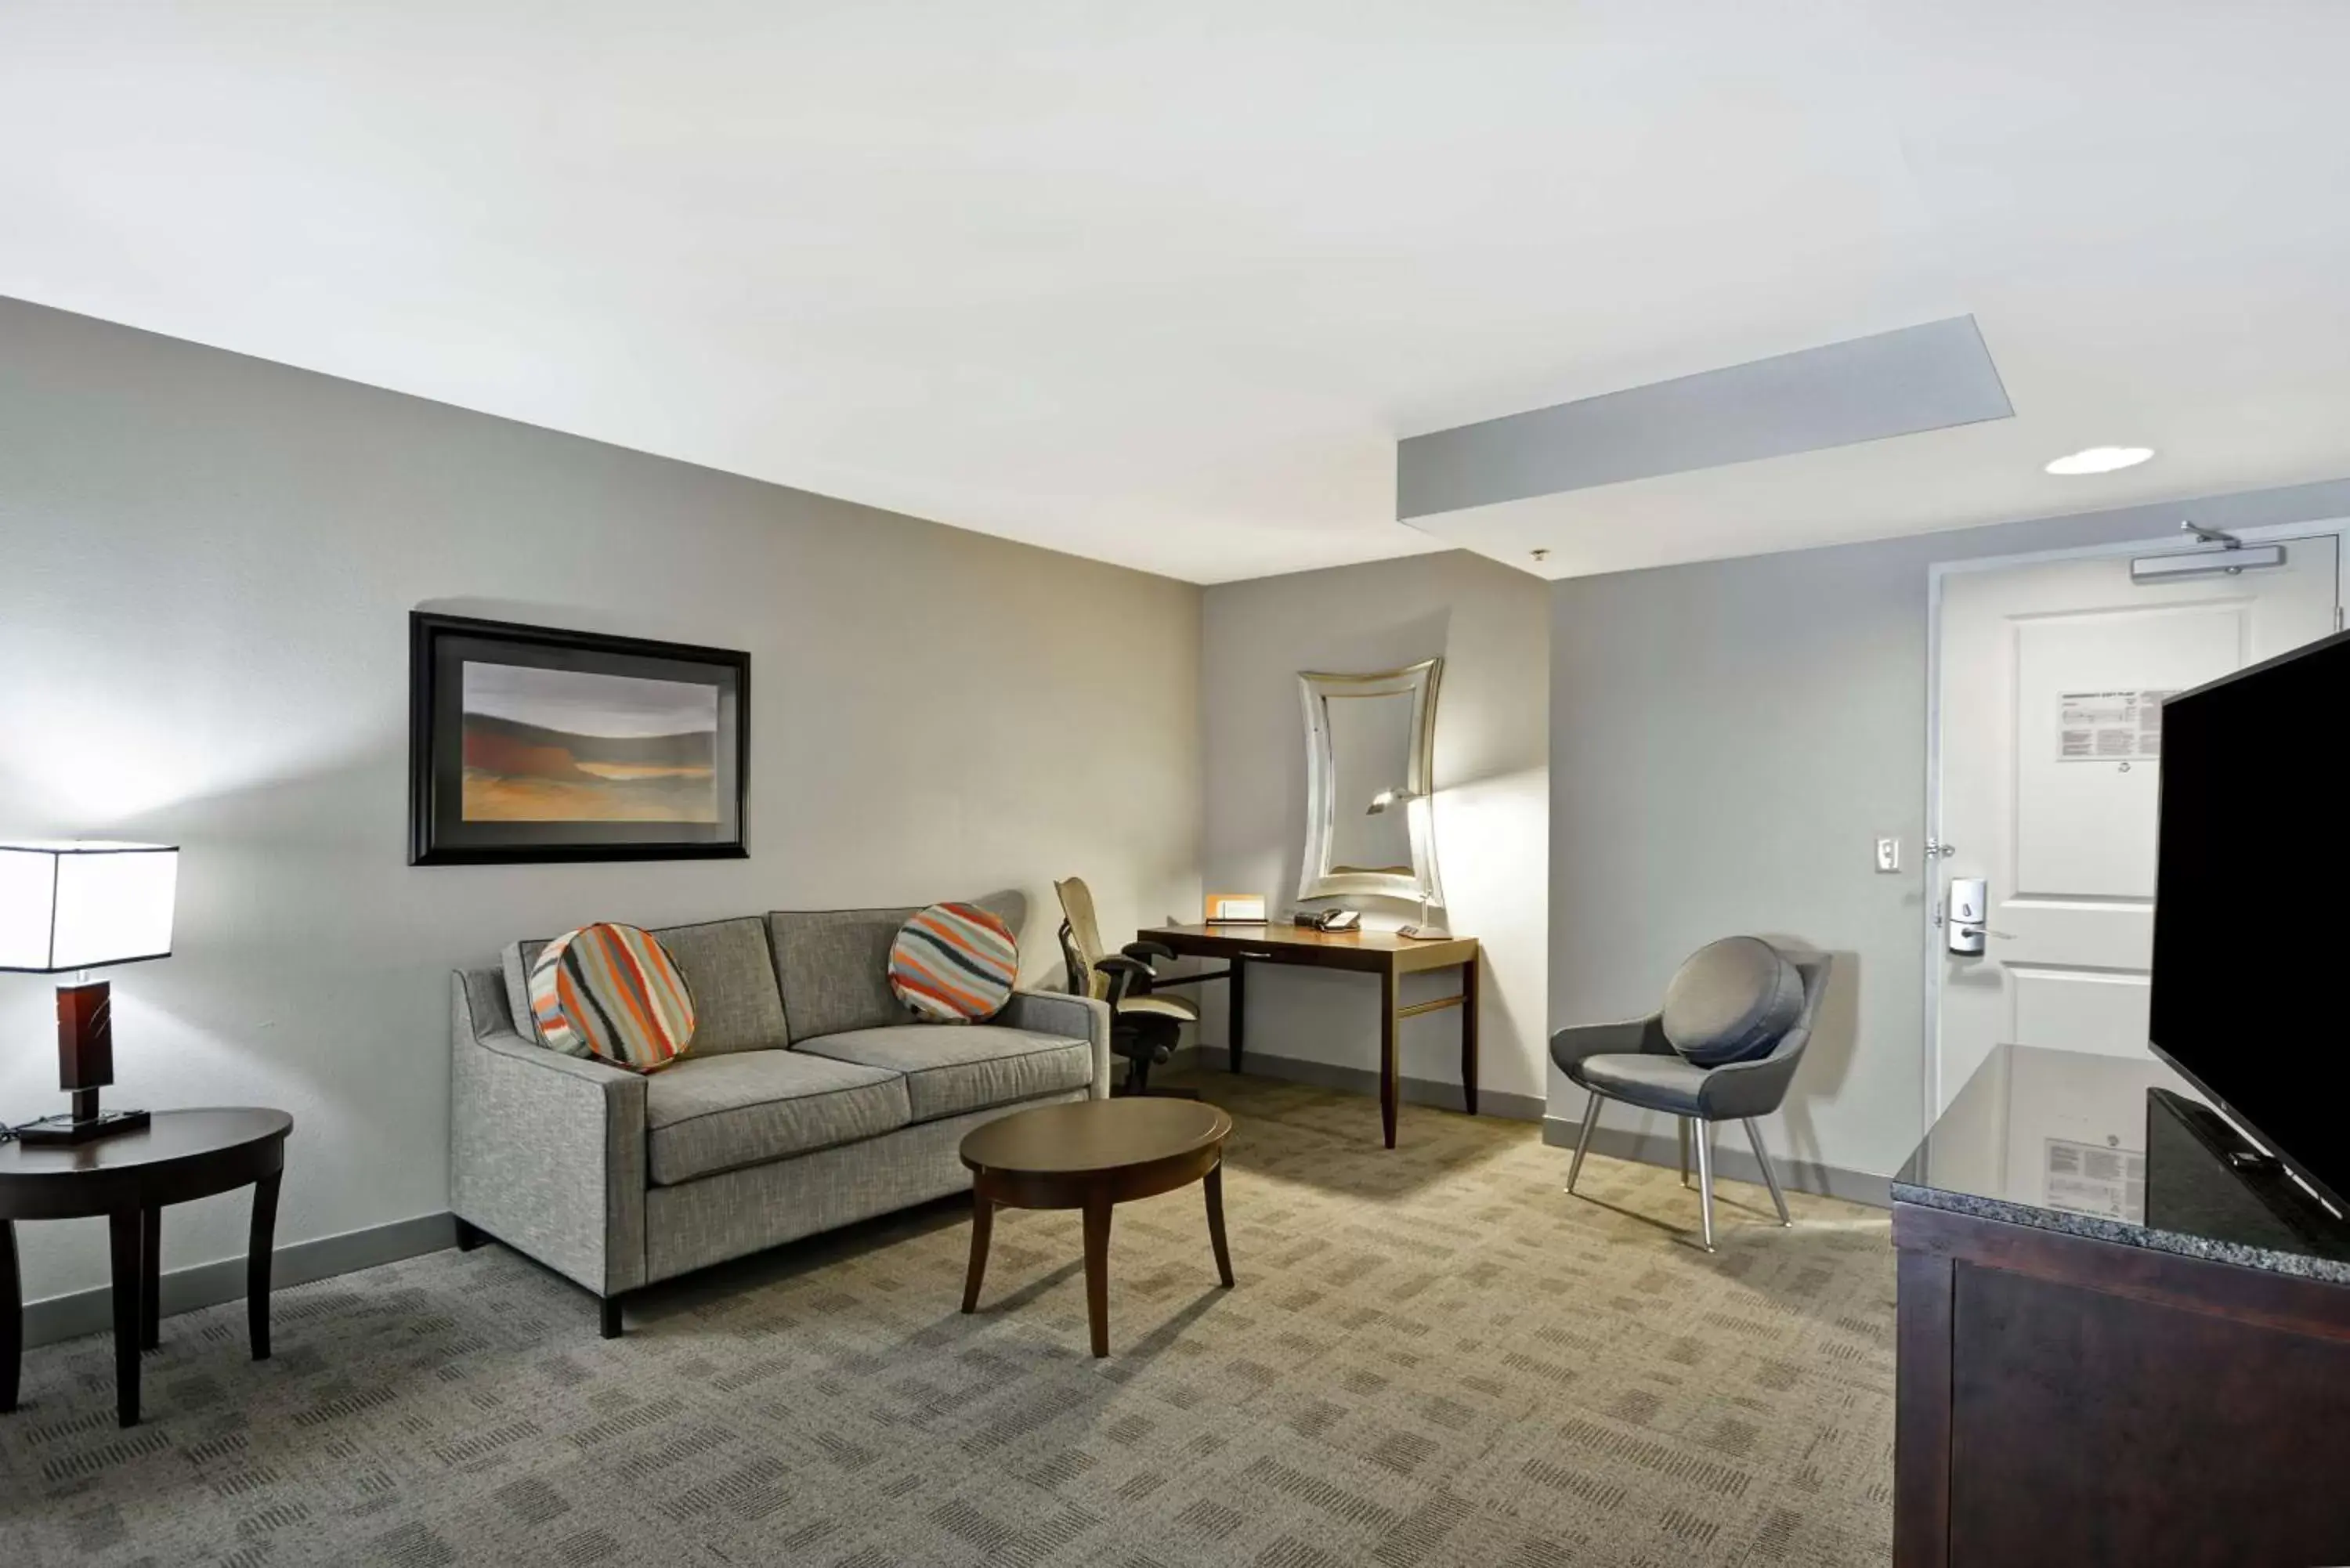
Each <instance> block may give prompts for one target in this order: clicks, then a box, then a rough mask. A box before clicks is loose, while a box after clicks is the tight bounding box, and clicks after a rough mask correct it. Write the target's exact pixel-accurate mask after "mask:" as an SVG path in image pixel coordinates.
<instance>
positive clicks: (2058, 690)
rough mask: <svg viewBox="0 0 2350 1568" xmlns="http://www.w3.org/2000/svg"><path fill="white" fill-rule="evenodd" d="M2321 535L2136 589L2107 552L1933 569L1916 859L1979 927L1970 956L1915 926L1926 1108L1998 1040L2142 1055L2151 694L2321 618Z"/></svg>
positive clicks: (2330, 589) (2275, 650) (2288, 645)
mask: <svg viewBox="0 0 2350 1568" xmlns="http://www.w3.org/2000/svg"><path fill="white" fill-rule="evenodd" d="M2263 543H2264V544H2265V543H2267V541H2263ZM2160 548H2163V546H2149V547H2148V550H2147V553H2148V554H2151V553H2154V552H2155V551H2156V550H2158V549H2160ZM2336 551H2337V541H2336V540H2335V539H2334V537H2333V536H2332V535H2323V536H2319V537H2315V538H2308V539H2295V540H2291V541H2288V542H2287V543H2286V545H2285V563H2284V565H2282V566H2276V567H2272V568H2267V569H2256V570H2250V571H2246V572H2243V573H2241V575H2238V576H2205V577H2187V578H2180V579H2173V580H2171V581H2168V582H2164V583H2159V584H2148V585H2146V586H2139V585H2137V584H2135V583H2133V582H2132V581H2131V579H2130V557H2129V556H2098V557H2094V558H2089V559H2081V560H2067V561H2052V562H2044V563H2039V564H2034V565H2028V566H2012V567H2003V568H1995V569H1991V570H1985V571H1980V572H1950V573H1947V574H1945V575H1944V576H1943V577H1942V579H1941V596H1942V597H1941V646H1940V650H1939V671H1940V691H1939V733H1938V737H1937V739H1938V754H1939V760H1940V770H1939V781H1938V788H1937V794H1936V797H1935V799H1936V803H1937V805H1938V809H1939V818H1938V820H1937V821H1936V822H1935V823H1934V825H1933V837H1934V838H1935V839H1936V840H1937V841H1938V842H1939V843H1940V844H1941V845H1944V846H1947V848H1946V849H1945V850H1943V851H1942V852H1941V853H1940V854H1939V857H1929V858H1928V860H1927V862H1926V864H1927V867H1929V876H1931V877H1933V878H1934V883H1935V887H1934V890H1933V895H1932V896H1933V898H1935V899H1936V900H1938V901H1939V907H1942V908H1947V900H1948V897H1949V893H1950V884H1951V882H1952V881H1953V880H1954V879H1957V878H1967V877H1981V878H1982V879H1984V881H1986V882H1987V883H1988V884H1989V886H1988V888H1987V894H1988V896H1987V898H1986V899H1985V913H1986V916H1987V919H1986V922H1985V923H1986V924H1987V925H1988V927H1989V931H1988V933H1987V939H1986V940H1985V941H1984V943H1983V949H1984V950H1983V952H1982V954H1981V956H1980V957H1957V956H1954V955H1952V954H1951V953H1950V951H1949V942H1948V938H1949V936H1950V925H1949V924H1948V922H1947V921H1945V922H1944V923H1943V924H1942V925H1940V926H1939V927H1938V928H1937V929H1936V931H1935V936H1936V939H1937V940H1936V946H1937V949H1938V951H1937V953H1936V955H1935V957H1934V959H1933V962H1934V963H1935V964H1936V965H1938V966H1939V971H1940V972H1939V981H1940V983H1939V988H1938V1002H1937V1012H1938V1013H1939V1017H1938V1018H1937V1019H1936V1020H1935V1023H1936V1031H1935V1042H1936V1044H1935V1046H1934V1048H1933V1060H1932V1062H1931V1063H1930V1068H1931V1080H1930V1084H1929V1089H1930V1092H1931V1093H1932V1094H1933V1096H1934V1101H1935V1105H1936V1106H1937V1108H1938V1109H1939V1107H1943V1106H1948V1105H1949V1104H1950V1100H1951V1098H1952V1097H1953V1096H1956V1095H1957V1094H1958V1092H1959V1090H1960V1088H1962V1087H1964V1086H1965V1085H1966V1081H1967V1079H1968V1077H1969V1075H1971V1074H1972V1073H1973V1072H1974V1070H1975V1068H1976V1067H1977V1066H1979V1065H1980V1064H1981V1062H1982V1060H1983V1058H1984V1057H1985V1056H1987V1055H1989V1054H1990V1053H1991V1047H1992V1046H1994V1045H1997V1044H2001V1043H2002V1042H2003V1041H2005V1042H2013V1043H2015V1044H2024V1045H2048V1046H2055V1047H2058V1048H2061V1049H2065V1050H2074V1051H2098V1052H2105V1053H2107V1054H2120V1055H2145V1054H2147V1043H2146V1042H2147V965H2148V962H2149V961H2150V953H2151V948H2152V943H2153V933H2154V852H2155V811H2156V799H2157V794H2156V791H2157V786H2158V783H2159V781H2160V766H2159V763H2160V742H2161V727H2160V706H2159V704H2160V700H2161V698H2162V697H2163V695H2165V694H2166V693H2168V692H2173V691H2182V690H2184V689H2186V688H2188V687H2190V686H2199V685H2201V684H2202V683H2203V682H2204V681H2206V680H2213V679H2216V678H2217V677H2219V676H2221V675H2225V674H2226V673H2228V672H2229V671H2230V670H2238V669H2241V668H2242V667H2243V666H2244V665H2247V664H2251V663H2254V662H2256V661H2258V660H2260V659H2267V658H2270V657H2272V656H2273V655H2275V654H2279V653H2282V652H2284V651H2285V650H2287V649H2293V648H2297V647H2299V646H2301V645H2302V644H2303V643H2305V642H2310V641H2314V639H2318V638H2321V637H2324V636H2325V635H2326V634H2328V633H2329V632H2331V631H2333V630H2334V606H2335V603H2336V589H2337V585H2338V581H2339V579H2338V576H2337V565H2336V560H2335V556H2336ZM2278 743H2279V744H2280V745H2293V744H2305V743H2306V742H2305V740H2303V738H2300V737H2293V736H2280V737H2278ZM2249 804H2250V803H2248V805H2249Z"/></svg>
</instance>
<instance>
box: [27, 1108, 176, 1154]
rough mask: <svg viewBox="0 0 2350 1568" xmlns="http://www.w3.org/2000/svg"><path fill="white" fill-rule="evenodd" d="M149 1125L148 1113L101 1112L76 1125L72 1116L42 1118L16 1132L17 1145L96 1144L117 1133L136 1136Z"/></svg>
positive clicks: (64, 1145)
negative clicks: (134, 1134) (141, 1128)
mask: <svg viewBox="0 0 2350 1568" xmlns="http://www.w3.org/2000/svg"><path fill="white" fill-rule="evenodd" d="M146 1125H147V1113H146V1112H145V1111H100V1112H99V1113H98V1115H96V1116H91V1117H89V1118H88V1119H87V1120H82V1121H77V1120H76V1119H75V1118H74V1117H73V1116H70V1115H68V1116H43V1117H42V1118H41V1119H40V1120H39V1121H36V1122H33V1123H31V1124H29V1125H27V1126H26V1127H19V1128H17V1129H16V1141H17V1142H18V1143H21V1144H23V1145H25V1146H26V1147H28V1148H42V1147H48V1148H57V1147H67V1146H70V1145H73V1144H78V1143H95V1142H97V1141H98V1140H99V1138H102V1137H113V1136H114V1135H115V1134H116V1133H127V1132H137V1131H138V1130H139V1129H140V1127H145V1126H146Z"/></svg>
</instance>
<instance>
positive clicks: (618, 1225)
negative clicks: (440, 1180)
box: [449, 971, 645, 1296]
mask: <svg viewBox="0 0 2350 1568" xmlns="http://www.w3.org/2000/svg"><path fill="white" fill-rule="evenodd" d="M451 991H452V1002H451V1012H450V1049H451V1060H450V1074H449V1206H450V1208H451V1209H452V1210H454V1211H455V1213H456V1215H457V1217H458V1218H459V1219H461V1220H465V1221H467V1222H468V1223H470V1224H473V1225H476V1226H479V1227H480V1228H481V1229H482V1230H484V1231H488V1232H489V1233H490V1234H491V1235H493V1236H494V1237H496V1238H497V1239H498V1240H499V1241H504V1242H505V1243H506V1244H507V1245H508V1246H511V1247H513V1248H515V1250H516V1251H521V1252H525V1253H527V1254H528V1255H529V1256H531V1257H534V1258H536V1259H537V1260H538V1261H539V1262H542V1263H545V1264H546V1266H547V1267H549V1268H551V1269H553V1270H555V1271H556V1272H558V1273H562V1274H566V1275H568V1276H569V1277H570V1278H572V1279H574V1280H576V1281H577V1282H579V1283H581V1284H583V1285H585V1286H587V1288H588V1289H589V1290H591V1291H594V1292H595V1293H597V1294H598V1295H601V1296H615V1295H619V1293H622V1292H623V1291H629V1290H634V1289H635V1288H636V1287H637V1286H639V1285H641V1284H643V1283H644V1282H645V1081H644V1079H643V1078H642V1077H641V1076H639V1075H637V1074H635V1073H629V1072H623V1071H622V1070H621V1069H619V1068H618V1067H611V1066H608V1065H606V1064H603V1063H601V1062H596V1061H590V1060H587V1059H586V1058H583V1057H577V1056H566V1055H564V1054H562V1053H560V1052H557V1051H550V1050H548V1049H546V1047H545V1046H543V1045H539V1044H534V1043H532V1042H530V1041H527V1040H525V1039H524V1038H523V1037H522V1036H521V1035H519V1034H517V1033H514V1031H513V1029H512V1028H511V1027H510V1025H509V1023H508V1020H507V1017H506V1013H505V1002H504V994H503V991H502V989H501V982H500V981H498V979H497V977H496V976H495V975H494V972H492V971H482V972H481V973H478V974H472V975H468V974H463V973H460V974H458V975H455V976H454V977H452V987H451Z"/></svg>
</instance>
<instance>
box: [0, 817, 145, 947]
mask: <svg viewBox="0 0 2350 1568" xmlns="http://www.w3.org/2000/svg"><path fill="white" fill-rule="evenodd" d="M179 880H180V852H179V850H178V849H177V848H176V847H174V846H171V845H165V844H112V843H104V842H95V841H92V842H76V843H66V844H0V970H30V971H35V972H36V973H42V974H55V973H60V972H63V971H68V970H78V969H96V968H98V967H99V966H100V965H104V964H116V963H130V962H133V961H136V960H139V959H152V958H165V957H168V956H170V954H171V951H172V903H173V899H174V897H175V895H176V894H177V892H178V888H179Z"/></svg>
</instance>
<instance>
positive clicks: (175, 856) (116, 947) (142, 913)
mask: <svg viewBox="0 0 2350 1568" xmlns="http://www.w3.org/2000/svg"><path fill="white" fill-rule="evenodd" d="M179 877H180V851H179V849H178V847H177V846H172V845H163V844H111V843H104V842H99V841H79V842H71V843H51V844H0V970H15V971H19V972H22V973H27V974H68V973H69V974H72V975H74V976H75V978H74V979H73V980H71V981H66V982H64V983H61V984H59V985H58V987H57V1086H58V1087H59V1088H61V1089H63V1090H65V1091H66V1092H67V1093H68V1095H70V1096H73V1108H72V1110H70V1111H69V1112H68V1113H67V1114H65V1115H63V1116H47V1117H44V1118H42V1119H41V1120H39V1121H37V1122H34V1123H33V1124H31V1125H30V1126H29V1127H20V1128H18V1129H17V1135H16V1136H17V1137H20V1138H21V1139H23V1140H24V1141H25V1142H26V1143H27V1144H78V1143H88V1142H89V1141H91V1140H92V1139H94V1138H102V1137H111V1136H112V1135H114V1134H116V1133H122V1132H130V1131H132V1130H134V1129H136V1128H139V1127H145V1126H146V1125H147V1113H146V1112H145V1111H102V1110H100V1109H99V1105H98V1094H99V1090H100V1089H102V1088H104V1087H105V1086H106V1085H109V1084H111V1083H112V1082H114V1021H113V1016H112V1010H111V1007H110V1005H109V1001H108V988H107V983H106V981H102V980H92V979H90V978H89V971H91V970H93V969H97V968H99V967H100V966H102V965H106V964H118V963H136V962H138V961H140V960H141V959H158V958H169V957H170V956H171V955H172V897H173V893H174V891H175V889H176V888H177V886H178V883H179Z"/></svg>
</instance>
